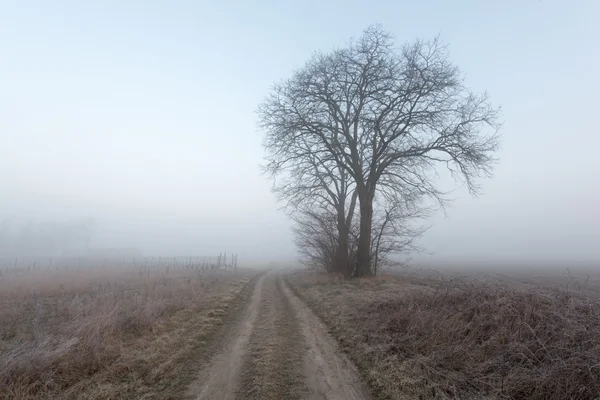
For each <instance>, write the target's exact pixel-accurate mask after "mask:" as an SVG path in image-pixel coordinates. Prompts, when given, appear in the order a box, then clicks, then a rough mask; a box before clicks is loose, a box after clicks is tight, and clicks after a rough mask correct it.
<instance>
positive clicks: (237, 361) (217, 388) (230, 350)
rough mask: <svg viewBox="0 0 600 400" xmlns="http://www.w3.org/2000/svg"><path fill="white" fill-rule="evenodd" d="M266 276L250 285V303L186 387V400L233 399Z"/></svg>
mask: <svg viewBox="0 0 600 400" xmlns="http://www.w3.org/2000/svg"><path fill="white" fill-rule="evenodd" d="M265 278H266V276H265V275H263V276H261V277H260V278H259V280H258V282H257V283H256V284H255V286H254V290H253V292H252V297H251V299H250V304H249V305H248V306H247V307H246V308H245V309H244V311H243V314H242V318H241V320H239V321H238V322H237V324H234V326H233V328H232V329H231V330H230V332H229V334H228V335H227V337H226V338H225V339H224V343H225V346H224V347H223V349H222V350H221V351H220V352H219V354H217V355H216V356H214V357H213V359H212V360H211V362H210V363H209V364H208V365H207V366H206V367H205V368H204V369H203V370H202V371H201V372H200V374H199V377H198V379H196V381H195V382H194V383H192V385H190V387H189V388H188V397H189V398H193V399H197V400H213V399H224V400H225V399H234V398H235V397H234V396H235V391H236V389H237V381H238V379H239V374H240V368H241V366H242V359H243V355H244V354H245V352H246V347H247V345H248V341H249V339H250V335H251V333H252V330H253V327H254V324H255V321H256V318H257V316H258V308H259V304H260V302H261V295H262V290H263V289H262V288H263V285H264V281H265Z"/></svg>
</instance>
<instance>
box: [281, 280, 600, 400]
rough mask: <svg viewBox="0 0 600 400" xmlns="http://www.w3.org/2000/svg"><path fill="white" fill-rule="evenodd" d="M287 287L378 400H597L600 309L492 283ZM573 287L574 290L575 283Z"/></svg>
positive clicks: (589, 302)
mask: <svg viewBox="0 0 600 400" xmlns="http://www.w3.org/2000/svg"><path fill="white" fill-rule="evenodd" d="M289 282H290V284H291V286H292V287H293V288H294V290H295V291H296V292H297V294H299V295H300V296H301V297H303V298H304V299H305V301H307V303H308V304H309V305H311V307H313V309H314V310H315V311H316V312H317V314H319V315H320V317H321V318H322V319H323V321H324V322H325V323H326V324H327V325H328V326H329V327H330V329H331V332H332V334H333V335H334V336H335V337H336V338H337V339H338V340H339V341H340V343H341V344H342V346H343V348H344V349H345V350H346V351H347V352H348V353H349V355H350V356H351V358H352V359H353V360H354V361H355V362H356V363H357V365H358V366H359V368H360V369H361V371H362V372H363V374H364V375H365V377H366V379H367V381H368V383H369V385H370V386H371V388H372V390H373V391H374V393H375V394H376V395H377V397H378V398H382V399H404V398H406V399H455V398H460V399H597V398H599V397H600V301H599V300H598V298H597V297H590V296H587V295H584V294H583V293H581V292H574V291H571V290H565V289H564V287H566V286H564V285H560V286H562V287H563V288H562V289H556V288H540V287H534V286H531V285H524V284H513V283H507V282H499V281H494V282H493V283H490V282H487V283H486V282H482V281H474V280H465V279H453V280H451V281H442V280H429V279H424V278H420V277H415V276H413V277H402V276H396V277H384V278H376V279H373V280H360V281H357V282H342V281H336V280H333V279H330V278H328V277H326V276H324V275H317V274H308V273H299V274H295V275H293V276H291V277H290V278H289ZM570 287H573V285H572V284H571V285H570Z"/></svg>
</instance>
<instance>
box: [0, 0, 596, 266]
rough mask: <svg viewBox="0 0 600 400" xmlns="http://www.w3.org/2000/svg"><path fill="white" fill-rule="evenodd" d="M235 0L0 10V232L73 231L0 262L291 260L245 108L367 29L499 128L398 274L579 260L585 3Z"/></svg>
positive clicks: (587, 78) (591, 55)
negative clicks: (434, 56)
mask: <svg viewBox="0 0 600 400" xmlns="http://www.w3.org/2000/svg"><path fill="white" fill-rule="evenodd" d="M159 3H160V4H159ZM250 3H251V2H242V1H235V2H227V4H225V3H224V2H217V1H207V2H189V1H180V2H173V3H167V2H152V3H151V4H150V3H149V2H143V1H126V2H117V1H106V2H96V3H95V4H92V2H76V1H61V0H57V1H53V2H46V1H26V2H3V3H2V4H1V5H0V144H1V145H0V222H2V224H3V225H2V226H3V227H4V229H5V231H4V232H5V236H4V237H5V238H6V237H8V235H9V233H8V232H10V235H12V236H11V237H17V236H18V237H19V238H21V239H23V238H27V237H32V236H31V235H34V236H35V235H38V236H40V235H42V236H43V235H50V236H52V235H58V233H57V234H54V233H53V232H59V231H61V232H65V230H69V229H71V231H73V230H76V228H74V227H76V226H79V227H81V226H82V224H83V225H85V226H86V227H87V228H86V229H87V230H86V232H88V233H86V234H82V235H83V236H79V239H77V240H75V241H70V242H69V240H70V239H69V240H67V239H65V242H64V243H66V242H69V243H70V244H69V245H64V243H63V242H61V243H59V244H56V245H52V246H50V245H48V244H47V243H48V241H47V240H46V242H45V243H46V245H44V246H45V247H44V246H41V245H40V246H41V247H39V246H38V248H36V249H32V248H27V246H25V247H23V245H15V246H16V247H15V246H13V247H12V248H11V249H10V251H9V250H7V248H6V247H5V248H4V251H5V252H6V254H5V255H10V256H13V255H14V254H15V253H23V252H30V253H31V252H40V253H60V252H64V251H67V250H68V249H69V248H71V247H72V249H73V251H75V249H81V248H82V246H83V247H86V248H87V247H89V248H97V249H102V248H133V249H138V250H139V251H140V252H141V253H142V254H144V255H147V256H161V255H162V256H204V255H215V254H219V253H220V252H228V253H238V254H239V259H240V263H241V264H243V263H244V262H246V263H259V262H269V261H271V260H286V261H289V260H294V259H295V258H296V250H295V248H294V244H293V238H292V234H291V231H290V222H289V220H288V219H287V217H286V216H285V214H284V213H283V212H282V211H281V210H280V209H279V208H280V205H279V204H277V203H276V201H275V198H274V196H273V195H272V193H271V192H270V187H271V183H270V182H269V181H268V180H267V179H266V178H265V177H264V176H262V175H261V173H260V169H259V165H260V163H261V162H262V158H263V149H262V147H261V140H262V134H261V133H260V132H259V131H258V129H257V128H256V114H255V109H256V106H257V104H258V103H259V102H260V101H261V100H262V99H263V98H264V97H265V96H266V95H267V93H268V92H269V89H270V88H271V85H272V84H273V83H274V82H277V81H279V80H281V79H283V78H285V77H288V76H289V75H290V74H291V73H292V72H293V71H294V70H295V69H296V68H299V67H301V66H302V65H303V64H304V62H305V61H306V60H307V59H308V58H309V57H310V55H311V54H312V53H313V52H314V51H316V50H324V51H327V50H330V49H333V48H335V47H336V46H341V45H344V44H345V43H347V41H348V39H349V38H350V37H353V36H357V35H359V34H360V33H361V31H362V30H363V29H364V28H365V27H366V26H368V25H369V24H372V23H375V22H381V23H382V24H383V26H384V27H385V28H386V29H388V30H390V31H391V32H392V33H393V34H394V35H395V36H396V37H397V39H398V41H399V42H400V43H402V42H404V41H411V40H414V39H415V38H418V37H421V38H431V37H434V36H436V35H438V34H439V35H440V36H441V38H442V40H444V41H445V42H447V43H448V44H449V49H450V53H451V56H452V59H453V61H454V62H455V63H456V64H457V65H459V66H460V67H461V69H462V71H464V72H465V73H466V83H467V85H468V86H469V87H471V88H472V89H474V90H476V91H484V90H487V91H488V92H489V93H490V95H491V99H492V102H493V103H494V104H496V105H500V106H501V107H502V120H503V121H504V125H503V128H502V148H501V151H500V153H499V157H500V163H499V164H498V166H497V168H496V170H495V174H494V177H493V178H492V179H489V180H486V181H482V182H481V183H482V187H483V194H482V195H480V196H478V197H471V196H470V195H469V194H468V192H467V190H466V189H465V188H463V187H456V188H455V190H454V191H453V193H452V196H451V197H453V198H454V202H453V203H452V205H451V206H450V207H448V209H447V210H446V214H444V213H442V212H440V213H438V214H437V215H436V216H434V217H432V218H431V220H430V221H428V224H431V229H430V230H429V231H428V232H427V233H426V234H425V236H424V237H423V238H422V239H421V244H422V245H423V246H424V247H425V248H426V249H427V251H428V254H424V255H417V256H415V258H414V260H415V262H424V263H428V264H435V265H443V264H445V263H461V262H466V263H479V264H486V263H488V264H490V265H503V264H504V265H508V264H511V265H524V264H531V265H532V264H536V265H538V264H542V265H543V264H549V263H554V264H561V263H562V264H565V265H574V264H577V263H596V264H597V263H598V261H599V260H600V246H598V244H599V243H600V213H599V212H598V205H600V157H599V156H598V148H599V147H600V135H598V113H597V110H596V108H597V103H598V101H597V99H596V94H597V93H598V91H600V79H599V78H598V71H600V53H599V52H598V50H597V47H598V42H599V40H600V25H598V24H597V16H598V15H600V3H598V2H596V1H593V0H590V1H580V2H576V4H575V3H574V4H570V3H568V2H564V1H545V0H542V1H529V2H523V1H510V2H501V3H500V2H498V3H492V2H480V1H464V2H462V5H460V6H459V5H456V4H455V3H452V4H451V3H449V2H437V3H436V4H435V5H434V4H433V3H427V4H426V3H423V4H414V3H415V2H410V3H405V4H402V2H393V1H384V2H378V3H377V5H372V4H369V3H368V2H347V1H343V2H342V1H337V0H336V1H331V2H327V3H326V4H321V3H317V2H313V1H308V2H296V3H293V4H292V3H287V2H276V1H267V2H262V3H261V5H260V6H254V5H250ZM284 3H285V4H284ZM440 184H441V185H442V186H443V187H447V188H450V187H453V186H452V182H450V181H449V180H448V179H447V177H445V175H442V177H441V182H440ZM50 227H52V228H50ZM53 229H54V230H53ZM27 232H29V233H27ZM27 234H28V235H30V236H27ZM86 235H87V236H86ZM82 237H83V239H82ZM5 240H6V239H5ZM14 240H16V239H14ZM40 240H41V239H40ZM41 241H43V240H41ZM19 246H20V247H19ZM65 246H66V247H65ZM69 246H71V247H69ZM65 249H67V250H65ZM9 252H10V253H11V254H9Z"/></svg>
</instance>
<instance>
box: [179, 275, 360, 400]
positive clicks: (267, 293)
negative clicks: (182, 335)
mask: <svg viewBox="0 0 600 400" xmlns="http://www.w3.org/2000/svg"><path fill="white" fill-rule="evenodd" d="M246 303H247V304H246V305H245V307H244V308H243V309H242V312H241V313H240V314H239V317H238V318H236V319H234V320H232V321H231V322H229V323H228V325H227V326H226V327H225V329H224V332H225V334H224V335H223V336H222V337H221V342H222V343H221V345H220V348H219V350H218V352H217V354H216V355H215V356H213V358H212V360H210V362H209V363H208V364H207V365H206V366H205V367H204V368H203V369H202V370H201V371H200V372H199V374H198V378H197V380H196V381H195V382H194V383H193V384H192V385H191V386H190V387H189V388H188V395H189V398H190V399H197V400H208V399H211V400H213V399H224V400H227V399H249V400H252V399H264V400H270V399H286V400H287V399H290V400H292V399H310V400H313V399H315V400H316V399H331V400H338V399H339V400H342V399H343V400H359V399H369V398H370V395H369V394H368V391H367V390H366V389H365V387H364V385H363V383H362V381H361V378H360V377H359V374H358V372H357V370H356V368H355V367H354V365H352V364H351V363H350V361H349V360H348V359H347V357H346V356H345V355H344V354H343V353H341V352H340V351H339V350H338V346H337V343H336V342H335V341H334V339H333V338H331V336H330V335H329V334H328V333H327V329H326V328H325V326H324V325H323V324H322V323H321V322H320V321H319V320H318V318H317V317H316V316H315V315H314V314H313V313H312V311H311V310H309V309H308V308H307V307H306V306H305V305H304V304H303V303H302V301H301V300H300V299H299V298H297V297H296V296H295V295H294V294H293V293H292V292H291V291H290V289H289V288H288V287H287V286H286V284H285V281H284V279H283V277H282V274H281V273H280V272H277V271H271V272H269V273H267V274H266V275H264V276H262V277H261V278H260V279H259V280H258V281H257V283H256V284H255V287H254V290H253V292H252V295H251V297H250V298H249V299H246Z"/></svg>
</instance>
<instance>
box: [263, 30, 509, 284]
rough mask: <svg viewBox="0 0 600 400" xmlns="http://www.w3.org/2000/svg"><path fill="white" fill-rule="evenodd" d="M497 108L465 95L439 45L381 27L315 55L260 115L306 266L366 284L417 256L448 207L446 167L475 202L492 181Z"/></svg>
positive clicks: (269, 165) (268, 169) (270, 169)
mask: <svg viewBox="0 0 600 400" xmlns="http://www.w3.org/2000/svg"><path fill="white" fill-rule="evenodd" d="M498 112H499V110H498V109H497V108H494V107H493V106H492V105H491V104H490V103H489V100H488V96H487V94H485V93H484V94H475V93H473V92H471V91H470V90H468V89H467V88H466V87H465V85H464V79H463V77H462V75H461V73H460V71H459V69H458V67H457V66H455V65H454V64H453V63H452V62H451V61H450V59H449V56H448V51H447V48H446V46H445V45H444V44H443V43H441V42H440V40H439V39H437V38H436V39H434V40H431V41H423V40H416V41H414V42H412V43H408V44H405V45H403V46H402V47H400V48H396V45H395V42H394V40H393V38H392V36H391V35H390V34H389V33H388V32H386V31H385V30H384V29H383V28H382V27H381V26H372V27H369V28H368V29H366V30H365V31H364V33H363V35H362V36H361V37H360V38H358V39H357V40H353V41H351V42H350V43H349V44H348V45H347V46H345V47H342V48H338V49H336V50H333V51H331V52H329V53H316V54H315V55H314V56H313V57H312V58H311V59H310V60H309V61H308V62H307V63H306V65H304V67H302V68H301V69H299V70H297V71H296V72H295V73H294V74H293V75H292V77H291V78H289V79H287V80H284V81H283V82H281V83H279V84H276V85H275V86H274V88H273V89H272V91H271V93H270V94H269V96H268V97H267V98H266V99H265V100H264V101H263V102H262V103H261V104H260V106H259V109H258V113H259V121H260V122H259V125H260V128H261V129H262V131H263V132H264V134H265V136H264V147H265V149H266V153H267V155H266V163H265V165H264V171H265V173H266V174H267V175H268V176H269V177H271V178H272V179H273V182H274V186H273V189H274V192H275V193H276V195H277V197H278V199H279V200H280V201H282V202H283V203H284V205H285V209H286V211H287V212H288V213H289V215H290V217H291V218H292V219H293V221H294V222H295V227H294V233H295V237H296V244H297V245H298V248H299V251H300V253H301V256H302V260H303V261H304V262H305V263H306V264H307V265H308V266H311V267H315V268H323V269H325V270H327V271H329V272H332V273H339V274H342V275H344V276H346V277H362V276H372V275H375V274H377V272H378V271H379V270H380V268H381V267H382V266H383V265H386V264H388V263H390V262H393V260H395V259H396V258H397V255H398V254H402V253H405V252H408V251H413V250H415V249H418V248H417V246H416V244H415V243H416V239H417V238H418V237H420V236H421V235H422V234H423V232H424V231H425V227H424V226H423V225H422V223H421V222H420V221H422V219H423V218H424V217H426V216H427V215H428V214H429V213H430V212H431V211H432V210H433V208H432V207H431V204H434V205H436V204H437V205H438V206H443V205H444V204H445V203H446V202H447V201H448V199H447V198H446V197H445V193H444V192H443V191H442V190H440V188H439V187H438V184H437V182H438V179H437V175H438V173H439V168H440V167H442V168H446V169H447V170H448V171H450V174H451V175H452V177H453V178H455V180H456V181H458V182H459V183H460V182H463V183H464V184H466V186H467V187H468V189H469V191H470V192H471V193H472V194H477V193H478V192H479V189H480V188H479V186H478V184H477V182H476V181H477V178H478V177H482V176H489V175H490V174H491V172H492V167H493V164H494V162H495V158H494V153H495V152H496V150H497V147H498V138H499V136H498V129H499V123H498V122H497V119H498ZM431 200H433V201H431ZM427 204H429V206H427Z"/></svg>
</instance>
